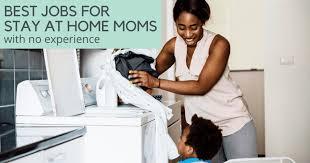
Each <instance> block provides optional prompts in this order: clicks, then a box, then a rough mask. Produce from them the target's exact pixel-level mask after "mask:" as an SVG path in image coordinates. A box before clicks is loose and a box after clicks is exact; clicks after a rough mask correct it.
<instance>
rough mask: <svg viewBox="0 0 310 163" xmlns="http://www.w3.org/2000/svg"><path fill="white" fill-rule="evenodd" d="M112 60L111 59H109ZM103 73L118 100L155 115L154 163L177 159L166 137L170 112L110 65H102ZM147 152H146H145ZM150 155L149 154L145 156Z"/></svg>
mask: <svg viewBox="0 0 310 163" xmlns="http://www.w3.org/2000/svg"><path fill="white" fill-rule="evenodd" d="M110 60H112V59H110ZM103 70H104V73H105V74H106V77H107V79H108V80H110V82H111V83H112V84H113V87H114V89H115V90H116V91H117V94H118V95H119V96H120V98H121V99H122V100H123V101H124V102H126V103H130V104H132V105H135V106H137V107H139V108H143V109H146V110H150V111H152V112H153V113H154V115H155V123H156V127H155V137H156V138H155V144H154V147H153V148H155V158H154V159H156V161H155V162H166V161H167V160H168V158H169V159H175V158H176V157H178V150H177V147H176V145H175V144H174V142H173V140H172V139H171V137H170V136H169V135H168V130H167V120H169V119H170V118H171V117H172V110H171V109H170V108H168V107H166V106H164V105H163V104H162V103H160V102H159V101H157V100H156V99H154V98H153V97H152V96H151V95H149V94H147V93H146V92H144V91H143V90H142V89H140V88H138V87H135V86H134V85H132V84H130V82H129V81H128V80H126V79H125V78H124V77H123V76H122V75H121V73H120V72H118V71H116V70H115V69H114V68H113V65H112V64H111V63H107V64H105V65H104V68H103ZM146 152H147V150H146ZM146 155H150V154H146Z"/></svg>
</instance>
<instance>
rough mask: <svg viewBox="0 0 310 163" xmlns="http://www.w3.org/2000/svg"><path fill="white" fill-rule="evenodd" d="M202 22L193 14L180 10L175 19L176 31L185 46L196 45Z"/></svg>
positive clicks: (201, 29)
mask: <svg viewBox="0 0 310 163" xmlns="http://www.w3.org/2000/svg"><path fill="white" fill-rule="evenodd" d="M202 25H203V23H202V22H201V21H200V20H199V19H198V17H196V16H195V15H193V14H191V13H188V12H185V11H184V12H182V13H181V14H180V16H179V17H178V19H177V20H176V26H177V32H178V34H179V35H180V36H181V37H182V38H183V40H184V41H185V43H186V44H187V46H196V44H197V42H198V41H199V40H200V39H201V38H202V35H203V28H202Z"/></svg>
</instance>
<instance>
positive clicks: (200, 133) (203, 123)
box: [185, 114, 222, 160]
mask: <svg viewBox="0 0 310 163" xmlns="http://www.w3.org/2000/svg"><path fill="white" fill-rule="evenodd" d="M185 144H186V145H189V146H191V147H193V148H194V150H195V152H196V154H197V157H198V158H199V159H202V160H211V159H212V157H213V156H215V155H216V153H217V152H218V150H219V149H220V147H221V146H222V133H221V129H219V127H218V126H216V125H215V124H214V123H213V122H211V121H210V120H207V119H204V118H202V117H198V116H197V115H196V114H195V115H194V116H193V117H192V124H191V125H190V126H189V134H188V135H187V139H186V142H185Z"/></svg>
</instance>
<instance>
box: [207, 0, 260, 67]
mask: <svg viewBox="0 0 310 163" xmlns="http://www.w3.org/2000/svg"><path fill="white" fill-rule="evenodd" d="M207 2H208V3H209V5H210V7H211V19H210V20H209V21H208V22H207V24H206V28H207V29H209V30H211V31H214V32H216V33H219V34H221V35H223V36H225V37H226V38H227V39H228V40H229V42H230V44H231V54H230V58H229V66H230V68H231V69H232V70H248V69H263V68H264V61H263V56H264V55H263V48H262V46H263V28H262V27H263V9H262V8H263V1H262V0H207Z"/></svg>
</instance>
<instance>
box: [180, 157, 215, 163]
mask: <svg viewBox="0 0 310 163" xmlns="http://www.w3.org/2000/svg"><path fill="white" fill-rule="evenodd" d="M178 163H211V161H210V160H200V159H198V158H187V159H185V160H181V161H179V162H178Z"/></svg>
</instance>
